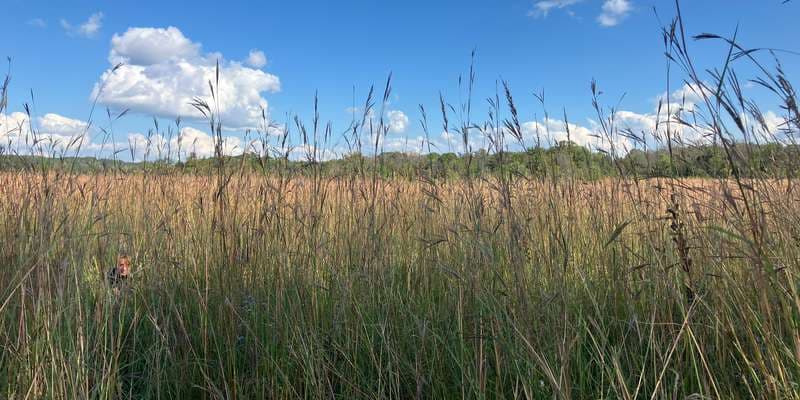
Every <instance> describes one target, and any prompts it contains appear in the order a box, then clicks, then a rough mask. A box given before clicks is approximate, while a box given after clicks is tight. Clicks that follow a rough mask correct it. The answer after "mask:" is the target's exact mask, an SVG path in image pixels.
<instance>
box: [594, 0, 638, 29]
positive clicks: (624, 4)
mask: <svg viewBox="0 0 800 400" xmlns="http://www.w3.org/2000/svg"><path fill="white" fill-rule="evenodd" d="M632 9H633V7H632V6H631V1H630V0H605V2H603V7H602V12H601V13H600V15H599V16H597V22H599V23H600V25H602V26H606V27H611V26H616V25H617V24H619V23H620V22H622V20H623V19H625V18H626V17H627V16H628V14H630V12H631V10H632Z"/></svg>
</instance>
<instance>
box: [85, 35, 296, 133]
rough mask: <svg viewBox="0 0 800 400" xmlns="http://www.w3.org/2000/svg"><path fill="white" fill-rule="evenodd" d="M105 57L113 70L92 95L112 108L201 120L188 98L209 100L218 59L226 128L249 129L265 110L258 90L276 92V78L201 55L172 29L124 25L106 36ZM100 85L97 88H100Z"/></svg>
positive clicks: (219, 94) (221, 113)
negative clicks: (120, 31)
mask: <svg viewBox="0 0 800 400" xmlns="http://www.w3.org/2000/svg"><path fill="white" fill-rule="evenodd" d="M109 61H110V62H111V64H112V65H116V64H117V63H120V62H122V63H123V64H122V65H121V66H119V67H118V68H116V70H114V68H109V69H108V70H106V71H105V72H104V73H103V75H102V77H101V78H100V80H99V81H98V82H97V83H96V84H95V86H94V90H93V91H92V98H95V97H97V98H98V100H99V102H100V103H102V104H104V105H107V106H111V107H118V108H129V109H131V110H132V111H134V112H140V113H145V114H153V115H156V116H162V117H169V118H175V117H178V116H180V117H184V118H195V119H202V118H203V115H202V113H200V112H199V111H198V110H197V109H195V108H194V107H193V106H191V104H190V103H191V102H192V100H193V99H195V98H202V99H203V100H205V101H206V102H208V104H214V102H213V101H212V99H211V93H210V89H209V82H214V81H215V80H216V73H217V71H216V68H217V62H219V79H220V81H219V88H216V89H215V90H216V93H215V95H216V96H217V104H218V106H219V109H218V112H219V116H220V117H221V121H222V123H223V124H224V125H225V127H226V128H236V129H239V128H253V127H257V126H258V123H259V121H260V120H261V112H262V109H265V110H266V109H268V104H267V101H266V100H265V99H264V98H263V97H262V93H264V92H269V93H274V92H278V91H279V90H280V80H279V79H278V77H277V76H275V75H272V74H269V73H266V72H264V71H261V70H259V69H253V68H248V67H245V66H243V65H242V64H241V63H239V62H235V61H226V60H224V59H223V58H222V55H221V54H219V53H210V54H205V55H204V54H202V53H201V45H200V44H199V43H195V42H192V41H191V40H190V39H188V38H187V37H185V36H184V35H183V33H182V32H181V31H180V30H179V29H177V28H174V27H168V28H129V29H128V30H127V31H126V32H125V33H123V34H122V35H118V34H115V35H114V37H113V38H112V39H111V51H110V53H109ZM101 88H102V90H101Z"/></svg>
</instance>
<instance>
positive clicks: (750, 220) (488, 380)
mask: <svg viewBox="0 0 800 400" xmlns="http://www.w3.org/2000/svg"><path fill="white" fill-rule="evenodd" d="M682 30H683V26H682V23H681V21H680V18H677V19H676V20H675V21H674V22H673V23H672V24H671V25H668V26H667V27H665V28H664V39H665V40H664V43H665V46H666V49H665V50H666V54H667V56H668V58H669V60H670V63H671V65H673V67H674V68H675V69H676V70H679V71H680V73H682V74H683V79H684V81H683V82H685V83H687V84H693V85H695V87H699V88H700V89H699V90H698V93H696V95H698V96H699V97H700V98H701V101H699V102H698V105H697V107H696V108H693V109H692V110H689V111H688V112H687V110H677V111H675V110H673V111H674V112H673V111H670V112H668V113H666V114H668V117H667V119H666V121H663V122H662V123H663V125H659V124H657V125H656V129H655V130H654V131H653V132H648V133H639V132H624V131H622V130H621V128H619V127H615V124H614V115H615V114H614V110H613V109H604V108H603V107H602V106H601V105H600V104H599V103H598V101H597V97H598V96H597V94H598V92H599V91H597V90H596V88H595V86H594V84H593V85H592V91H593V95H594V104H595V107H596V109H597V112H598V121H600V125H599V127H598V131H599V132H598V135H599V136H600V137H603V138H607V139H608V141H609V143H614V142H615V137H617V136H619V135H628V136H629V137H630V138H631V139H633V140H634V141H636V140H639V141H640V142H641V143H642V145H644V144H645V143H648V144H649V143H653V142H658V143H659V144H660V145H661V146H660V147H661V148H663V149H667V150H664V151H665V152H666V153H664V154H666V155H667V160H666V162H665V164H664V165H665V166H664V168H665V169H667V170H672V171H677V170H678V168H679V167H680V165H681V163H683V162H684V160H681V159H680V157H676V156H674V155H675V154H677V153H678V149H677V147H679V146H682V147H684V148H685V147H688V146H690V145H689V144H686V143H681V144H680V145H679V144H678V143H677V140H678V139H675V136H674V135H676V129H677V127H682V128H683V129H687V128H692V129H694V130H696V131H699V132H702V133H703V134H705V135H707V136H706V138H707V139H708V140H709V141H713V146H714V148H715V149H717V150H718V154H719V157H720V161H721V162H722V166H721V167H720V168H718V170H720V171H722V170H724V172H725V174H724V176H722V177H717V178H692V177H679V176H669V177H657V176H641V175H640V174H639V173H630V171H628V170H627V167H626V165H625V164H624V163H620V162H619V158H618V152H617V150H615V149H613V148H612V149H610V150H608V151H606V152H604V153H602V157H605V158H604V159H605V160H606V162H607V164H606V165H608V166H611V168H613V170H614V171H615V172H614V173H613V174H608V176H605V177H593V178H591V179H590V178H587V177H586V176H585V175H583V174H578V173H575V171H576V169H575V165H573V164H571V163H572V161H573V160H571V159H563V158H559V157H556V158H557V159H545V160H543V163H542V164H541V165H538V166H537V168H539V169H537V170H536V171H534V169H533V168H532V167H531V169H530V170H529V171H527V172H526V171H525V170H524V168H525V166H524V165H523V170H519V169H518V168H517V169H503V168H498V169H497V170H496V171H493V172H492V173H478V174H475V173H473V171H472V169H471V168H472V165H471V164H470V163H471V160H472V159H471V156H470V155H469V154H462V155H461V156H462V160H463V161H464V163H465V164H464V165H463V166H464V171H463V173H462V174H460V175H458V174H457V176H452V175H449V174H433V173H431V172H432V170H433V169H434V168H433V166H431V168H430V169H429V170H419V171H417V173H416V174H415V175H414V174H412V175H408V174H406V175H403V176H392V175H391V174H383V173H381V169H380V168H378V163H379V161H378V157H369V156H366V157H364V158H363V159H361V160H360V162H361V164H360V166H357V167H356V170H354V171H351V173H330V171H326V170H325V169H324V165H325V163H324V162H321V161H320V154H319V153H317V150H316V149H319V148H322V146H318V145H319V144H320V143H322V142H324V141H325V140H327V138H328V136H329V132H328V131H327V130H326V128H324V127H323V125H322V124H321V123H319V121H318V120H317V119H318V117H316V118H314V119H313V121H312V122H311V123H309V124H308V128H306V126H304V125H303V124H302V123H301V122H300V121H299V120H297V122H296V126H297V131H298V134H299V135H300V136H301V137H302V143H301V144H302V145H308V144H313V145H314V147H313V149H315V150H311V151H310V152H309V155H308V160H307V161H306V162H305V163H302V168H299V169H288V168H279V165H280V164H281V163H283V165H288V163H289V160H288V153H286V154H285V155H284V156H281V155H280V154H279V155H277V156H275V157H273V158H272V159H271V161H270V162H276V163H277V164H274V165H273V164H270V165H273V167H270V168H263V169H261V170H259V169H253V168H244V162H241V163H237V159H236V158H231V157H226V156H224V155H223V154H222V146H221V145H218V146H217V153H216V156H215V157H214V158H213V159H212V160H209V161H208V162H209V168H208V169H206V170H203V171H201V172H197V171H194V172H192V173H187V172H186V171H185V169H181V168H177V167H176V168H173V167H171V166H169V165H167V164H169V163H163V162H162V163H160V164H155V163H154V164H153V167H152V168H141V169H122V168H114V167H113V166H112V167H110V168H107V169H104V170H103V171H100V172H95V173H91V174H85V173H80V172H76V171H74V170H73V169H72V168H71V165H73V164H71V161H70V159H69V158H63V159H60V160H57V159H54V158H51V159H49V160H51V161H52V162H53V163H59V165H60V167H56V166H54V164H52V163H50V162H49V161H48V162H47V163H45V162H44V160H45V158H41V159H36V158H33V159H31V160H33V161H26V160H28V159H23V158H20V160H21V162H23V163H28V164H27V167H25V168H22V169H20V170H14V171H5V172H2V173H0V238H2V240H0V398H10V399H11V398H13V399H17V398H19V399H23V398H70V399H76V398H87V399H88V398H92V399H94V398H96V399H116V398H209V399H212V398H213V399H222V398H224V399H234V398H363V399H373V398H395V399H406V398H527V399H539V398H558V399H571V398H603V399H642V398H645V399H667V398H669V399H673V398H693V399H705V398H782V399H783V398H800V334H798V332H800V326H798V325H800V293H798V290H800V276H799V275H798V274H799V273H800V202H799V201H800V194H798V191H797V190H798V189H797V184H798V183H797V180H796V177H795V174H796V172H797V169H796V168H794V167H791V166H792V165H794V164H784V165H780V168H778V166H777V164H776V167H775V170H774V171H765V170H764V169H763V165H762V166H759V167H758V168H756V167H754V166H752V165H750V164H748V163H747V162H746V157H744V156H743V154H746V153H747V151H748V149H750V148H751V147H749V146H751V145H752V146H755V145H757V144H758V143H757V142H758V139H756V138H755V137H756V136H754V133H755V132H756V131H759V132H762V131H763V130H762V129H761V128H762V127H763V126H764V125H765V124H764V123H763V122H762V123H761V124H758V123H757V122H758V121H763V116H762V118H760V119H759V116H761V112H760V111H759V109H758V107H756V106H755V104H754V103H750V102H748V101H746V99H744V98H743V96H742V94H741V92H740V91H739V90H737V87H739V86H738V82H737V81H736V77H735V75H733V74H732V72H730V71H729V66H730V65H732V60H734V59H737V60H740V61H741V60H744V61H748V62H752V63H753V65H755V66H757V67H759V68H760V67H761V65H762V64H760V63H758V61H757V60H756V59H755V58H754V53H753V52H750V51H748V50H747V49H743V48H741V47H740V46H739V45H738V44H737V43H736V42H735V40H727V39H724V38H720V37H714V36H711V35H701V36H700V37H697V39H701V40H716V41H719V42H721V43H722V44H723V45H724V46H726V47H728V48H730V51H729V54H728V59H727V60H723V61H724V62H723V63H722V65H723V67H722V69H721V70H717V71H716V73H712V74H710V76H706V75H703V76H701V75H700V74H699V73H698V72H696V69H695V67H694V65H693V64H692V62H691V57H690V55H689V53H688V50H687V49H686V42H687V40H688V39H687V38H686V37H685V35H684V34H683V33H682ZM730 68H732V67H730ZM760 70H761V71H762V72H763V76H762V78H761V79H762V80H761V83H763V86H766V87H767V88H769V89H771V90H772V92H773V93H774V94H775V95H776V97H777V99H778V100H779V101H780V104H782V105H784V106H785V108H784V110H785V112H786V113H787V115H788V116H789V118H787V120H786V122H785V124H784V125H785V126H784V130H785V132H784V133H786V132H790V133H791V132H796V131H797V130H798V128H799V127H800V124H799V123H798V120H797V117H798V115H799V114H798V112H797V102H796V101H795V95H794V91H793V90H792V87H791V84H790V83H789V80H788V79H787V78H785V76H784V74H783V71H782V70H780V68H778V69H777V70H776V71H773V70H770V69H767V68H763V69H760ZM473 77H474V75H473V73H472V71H470V73H469V75H468V76H467V79H465V80H464V81H463V82H465V85H471V83H470V82H471V79H472V78H473ZM218 79H219V78H218ZM209 84H210V86H211V87H212V93H213V88H214V87H219V82H209ZM389 92H390V85H389V84H388V83H387V85H386V88H385V90H384V95H383V102H386V99H387V98H388V97H389ZM3 97H4V98H5V93H3ZM500 98H501V95H500V94H498V95H497V96H496V97H495V100H494V101H492V99H490V101H489V106H490V108H491V109H492V110H490V112H489V113H488V115H489V119H488V120H487V121H486V122H483V123H477V122H475V121H473V120H472V119H471V117H470V110H471V108H472V106H471V103H469V102H470V101H471V100H469V98H467V100H465V103H464V104H461V105H457V106H455V107H446V106H445V103H444V101H443V102H442V105H441V109H442V113H443V114H444V115H443V116H444V118H443V119H444V120H445V126H444V131H445V132H449V131H451V130H453V131H456V132H459V133H461V134H462V135H463V138H464V142H465V148H466V144H467V142H468V136H469V135H473V134H479V133H480V134H483V135H485V136H486V137H487V138H488V140H489V141H490V142H491V143H492V146H491V148H490V153H492V154H494V155H496V156H497V158H498V160H499V162H500V163H502V162H503V160H504V159H505V157H510V156H511V155H510V153H508V152H507V148H508V146H507V145H506V144H507V143H511V142H515V141H518V142H520V143H522V144H521V146H523V147H524V146H525V145H524V143H523V140H522V136H523V135H522V132H521V128H520V126H519V120H518V116H517V111H516V107H515V105H514V100H513V97H512V95H511V91H510V89H509V88H508V87H507V86H506V87H505V88H504V90H503V93H502V98H503V99H504V100H503V101H501V100H500ZM371 99H372V93H371V94H370V98H368V99H367V101H366V105H367V106H366V107H364V109H363V110H364V114H365V116H364V118H365V119H366V114H367V113H368V111H369V110H370V109H371V108H372V105H374V103H373V100H371ZM377 103H378V106H379V105H380V100H378V101H377ZM371 104H372V105H371ZM195 106H196V107H198V109H202V110H204V112H205V113H206V114H207V116H208V118H209V122H210V125H209V127H210V129H211V131H212V132H213V133H214V134H215V135H217V137H219V138H221V135H222V134H221V132H222V126H221V123H220V121H218V120H216V119H215V110H214V104H213V101H210V102H208V103H205V102H202V101H200V100H198V103H197V104H196V105H195ZM501 108H502V110H503V111H502V115H506V116H507V118H506V119H503V120H500V119H499V115H501V113H499V112H496V111H497V110H500V109H501ZM665 108H667V109H668V108H669V105H665ZM448 109H449V111H448ZM0 111H2V109H0ZM421 111H422V114H423V121H422V122H423V124H422V125H423V128H424V129H425V131H426V133H427V131H428V127H427V126H426V123H427V122H425V119H424V116H425V110H424V109H422V110H421ZM689 114H691V116H693V117H694V118H691V120H692V121H693V122H692V124H689V123H688V122H687V121H689V119H690V118H689ZM378 115H382V113H378ZM448 115H449V116H450V117H451V119H450V122H451V123H452V124H453V125H452V126H450V127H448V126H447V123H448V122H447V121H448ZM455 115H461V117H459V118H456V117H455ZM464 115H466V117H464ZM742 115H748V116H749V121H755V122H756V123H744V122H742V117H741V116H742ZM454 121H456V122H454ZM690 125H691V126H690ZM372 129H373V128H372V126H370V127H366V126H364V125H363V124H362V125H361V126H359V127H354V128H353V130H352V133H353V137H354V138H356V139H357V138H362V139H363V140H365V144H364V147H365V148H366V147H367V146H374V149H375V150H376V152H377V150H378V148H379V142H378V140H376V139H375V138H376V137H378V138H379V137H380V136H381V135H382V134H383V135H385V134H386V132H387V129H388V128H386V127H385V125H384V124H383V121H382V120H381V122H380V124H379V125H378V126H377V127H376V129H377V131H373V130H372ZM762 133H763V132H762ZM286 135H288V133H287V134H286ZM635 135H642V136H640V137H634V136H635ZM644 135H650V136H649V137H647V138H646V137H644ZM778 137H779V135H778V134H777V133H776V134H775V135H774V138H775V140H776V141H778V140H779V139H778ZM786 137H789V138H790V139H791V135H789V134H785V135H782V136H780V138H781V139H780V140H783V141H784V142H783V145H784V147H783V148H785V149H788V150H786V151H787V152H788V153H787V154H789V157H788V158H789V160H788V161H787V162H790V161H791V162H794V161H797V159H798V158H797V157H795V156H792V154H794V155H796V153H797V151H798V148H797V146H795V147H791V146H789V145H790V144H793V142H792V143H787V141H788V140H789V139H786ZM285 140H286V138H285V137H284V141H285ZM358 140H361V139H358ZM370 140H373V141H374V142H370ZM537 146H538V145H537ZM673 146H674V147H676V149H675V150H674V151H673ZM359 149H361V147H359ZM281 157H283V159H281ZM554 157H555V156H554ZM281 160H283V161H281ZM743 160H745V161H743ZM264 165H266V161H265V164H264ZM787 165H789V166H790V167H787ZM540 167H541V168H540ZM534 172H535V173H534ZM119 254H127V255H129V256H130V258H131V260H132V268H133V274H132V277H131V278H130V279H129V281H130V282H129V285H128V287H127V288H125V289H124V290H121V291H118V292H116V291H113V290H111V289H110V288H109V286H108V284H107V282H106V280H105V276H106V275H105V274H106V271H107V270H108V268H109V267H111V266H113V265H114V264H113V263H114V262H115V260H116V257H117V255H119Z"/></svg>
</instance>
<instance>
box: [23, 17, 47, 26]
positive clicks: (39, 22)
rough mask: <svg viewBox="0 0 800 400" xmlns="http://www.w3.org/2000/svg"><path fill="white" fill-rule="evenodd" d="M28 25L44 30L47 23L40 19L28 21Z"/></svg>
mask: <svg viewBox="0 0 800 400" xmlns="http://www.w3.org/2000/svg"><path fill="white" fill-rule="evenodd" d="M28 25H30V26H33V27H36V28H46V27H47V22H46V21H45V20H43V19H41V18H33V19H29V20H28Z"/></svg>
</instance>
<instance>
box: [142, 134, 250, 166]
mask: <svg viewBox="0 0 800 400" xmlns="http://www.w3.org/2000/svg"><path fill="white" fill-rule="evenodd" d="M215 144H216V139H215V138H214V137H213V136H211V135H210V134H208V133H206V132H204V131H202V130H200V129H196V128H193V127H190V126H186V127H183V128H181V130H180V132H179V133H178V134H177V135H174V136H172V137H167V136H164V135H163V134H153V133H150V134H147V135H145V134H142V133H130V134H128V148H129V150H130V152H131V157H132V158H133V159H135V160H144V159H147V160H153V159H158V160H164V159H169V160H176V159H179V158H180V159H181V160H186V159H188V158H191V157H194V158H208V157H212V156H214V150H215ZM244 150H245V149H244V146H243V143H242V139H240V138H239V137H236V136H224V137H223V138H222V153H223V154H224V155H227V156H236V155H240V154H242V153H243V152H244Z"/></svg>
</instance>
